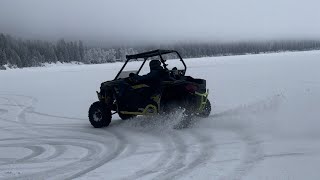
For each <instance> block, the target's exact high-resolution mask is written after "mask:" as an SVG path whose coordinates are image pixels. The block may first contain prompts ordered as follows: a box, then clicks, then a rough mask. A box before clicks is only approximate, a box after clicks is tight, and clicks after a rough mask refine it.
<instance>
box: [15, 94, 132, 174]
mask: <svg viewBox="0 0 320 180" xmlns="http://www.w3.org/2000/svg"><path fill="white" fill-rule="evenodd" d="M11 96H20V95H11ZM21 97H26V96H21ZM27 98H29V99H30V100H31V103H29V104H28V105H21V104H19V102H17V101H15V100H12V101H13V102H14V106H15V107H19V110H18V113H17V117H16V119H17V120H18V121H17V122H20V123H19V124H20V125H22V126H23V127H24V128H27V129H29V130H32V131H33V132H35V133H36V135H37V136H38V137H40V138H43V139H46V140H42V141H40V142H41V143H42V144H55V146H60V147H61V146H63V145H68V146H70V145H71V146H78V147H82V148H85V149H87V150H88V155H87V156H85V157H82V158H81V159H79V160H78V161H75V162H72V163H68V164H67V165H64V166H61V167H58V168H55V169H51V170H46V171H43V172H38V173H33V174H31V175H27V176H25V175H24V176H18V177H16V176H15V177H14V178H19V179H25V178H30V179H39V178H40V179H41V178H46V177H57V176H58V177H62V178H63V179H73V178H76V177H79V176H81V175H83V174H85V173H87V172H90V171H92V170H94V169H96V168H98V167H100V166H101V165H103V164H105V163H107V162H109V161H111V160H112V159H114V158H116V157H117V156H119V155H120V154H121V153H122V152H123V151H125V149H126V146H127V144H126V143H125V142H126V140H125V138H124V137H122V135H121V134H120V133H118V132H116V131H109V132H106V131H104V132H103V133H91V131H92V129H90V130H91V131H90V132H89V131H88V132H84V133H83V132H81V131H77V133H78V134H77V135H76V136H74V137H72V136H71V137H70V135H69V136H62V137H61V136H60V137H57V136H56V134H55V133H52V134H50V133H48V130H50V129H51V130H53V131H55V130H61V127H57V128H54V127H52V126H51V125H50V124H48V125H47V127H45V125H43V126H42V127H41V128H38V127H37V126H36V125H33V124H31V123H28V122H27V120H26V114H27V113H28V112H30V109H31V110H32V108H33V107H32V106H33V103H34V102H36V99H34V98H32V97H27ZM30 100H29V101H30ZM25 104H26V103H25ZM31 112H32V111H31ZM34 114H37V113H34ZM38 115H47V114H43V113H38ZM47 116H50V115H47ZM51 117H53V116H51ZM56 118H64V117H56ZM66 119H68V118H66ZM68 127H69V130H70V129H71V131H72V130H73V131H74V130H75V129H77V130H79V128H78V127H75V128H72V125H71V126H68ZM62 129H63V128H62ZM93 132H96V131H93ZM99 132H101V131H99ZM88 133H91V136H93V137H90V138H88V136H87V135H88ZM99 134H100V135H99ZM101 135H102V136H101ZM106 136H107V137H109V140H110V137H112V138H111V139H112V141H113V144H110V142H109V141H108V142H106V140H105V139H106ZM52 138H59V141H56V142H50V141H48V139H52ZM18 139H19V138H18ZM35 139H37V138H32V140H35ZM70 140H71V141H70ZM83 140H85V141H86V142H85V143H78V142H79V141H83ZM64 141H66V142H64ZM66 143H67V144H66ZM107 143H109V144H107ZM38 144H39V142H38ZM88 144H90V145H88ZM95 144H99V146H100V147H99V146H95ZM15 146H17V147H22V146H23V143H17V144H15ZM33 147H35V146H33ZM65 147H66V148H67V149H68V147H67V146H65ZM110 147H112V148H111V149H110ZM32 149H33V152H32V155H30V156H27V157H24V158H23V159H21V160H19V161H16V162H15V163H17V164H21V163H25V162H27V160H29V159H31V158H33V157H35V156H36V155H37V156H38V155H39V151H36V150H35V148H32ZM67 149H65V148H60V149H58V150H56V152H57V153H56V154H53V155H52V156H51V157H49V158H45V159H44V160H36V161H34V163H39V162H40V163H41V162H46V161H48V160H51V158H57V157H59V156H61V155H62V154H63V153H64V152H65V151H66V150H67ZM108 150H109V151H108ZM44 151H45V150H44ZM40 154H41V153H40ZM97 154H98V155H99V157H98V156H96V155H97Z"/></svg>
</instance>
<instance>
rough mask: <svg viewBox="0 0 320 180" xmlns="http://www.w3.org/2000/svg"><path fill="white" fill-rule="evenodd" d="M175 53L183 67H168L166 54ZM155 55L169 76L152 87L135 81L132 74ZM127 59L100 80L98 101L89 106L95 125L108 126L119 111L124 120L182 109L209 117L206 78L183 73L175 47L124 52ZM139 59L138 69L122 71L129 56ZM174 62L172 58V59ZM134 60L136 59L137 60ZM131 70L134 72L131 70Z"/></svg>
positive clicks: (188, 113) (184, 69)
mask: <svg viewBox="0 0 320 180" xmlns="http://www.w3.org/2000/svg"><path fill="white" fill-rule="evenodd" d="M170 54H171V55H172V54H173V55H175V56H176V57H177V58H178V59H180V63H182V66H183V68H182V69H177V68H176V67H174V68H173V69H168V64H167V63H170V61H171V60H165V57H170ZM151 58H152V59H154V58H157V59H158V60H159V61H160V62H161V64H162V67H163V69H164V71H165V72H166V73H167V74H166V75H168V76H169V77H170V79H167V80H164V81H161V82H159V84H160V86H157V87H154V86H153V85H152V83H139V81H134V80H133V76H132V75H135V76H136V75H139V73H140V72H141V70H142V68H143V67H144V65H145V64H146V62H147V61H149V60H150V59H151ZM126 59H127V60H126V62H125V63H124V65H123V66H122V68H121V69H120V71H119V72H118V74H117V75H116V77H115V78H114V80H111V81H106V82H103V83H101V87H100V92H97V95H98V99H99V101H97V102H94V103H93V104H92V105H91V106H90V108H89V120H90V123H91V124H92V126H94V127H95V128H101V127H105V126H108V125H109V124H110V122H111V119H112V115H113V114H116V113H118V115H119V117H120V118H121V119H123V120H126V119H130V118H134V117H136V116H139V115H145V116H152V115H156V114H166V113H170V112H172V111H175V110H177V109H178V108H180V109H184V113H185V114H186V116H189V117H191V116H199V117H208V116H209V115H210V112H211V104H210V101H209V100H208V99H207V98H208V93H209V91H208V90H207V89H206V80H204V79H196V78H193V77H191V76H186V75H185V74H186V70H187V67H186V64H185V62H184V61H183V59H182V57H181V55H180V54H179V53H178V52H177V51H174V50H155V51H150V52H144V53H140V54H135V55H127V56H126ZM138 59H142V60H143V61H141V66H140V67H139V69H138V70H137V71H123V70H124V68H125V67H126V66H127V64H128V62H129V61H130V60H135V61H136V60H138ZM172 62H173V61H172ZM136 63H137V62H136ZM133 73H134V74H133Z"/></svg>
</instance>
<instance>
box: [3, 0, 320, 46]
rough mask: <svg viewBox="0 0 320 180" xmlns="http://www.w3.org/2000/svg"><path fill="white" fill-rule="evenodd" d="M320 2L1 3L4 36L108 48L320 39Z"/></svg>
mask: <svg viewBox="0 0 320 180" xmlns="http://www.w3.org/2000/svg"><path fill="white" fill-rule="evenodd" d="M319 8H320V1H318V0H0V32H4V33H9V34H11V35H15V36H17V37H22V38H34V39H45V40H48V39H50V40H56V39H59V38H62V37H64V38H67V39H74V40H78V39H82V40H85V41H92V42H104V43H119V44H121V43H167V42H177V41H238V40H261V39H288V38H292V39H320V24H319V20H320V10H319Z"/></svg>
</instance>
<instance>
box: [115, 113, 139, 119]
mask: <svg viewBox="0 0 320 180" xmlns="http://www.w3.org/2000/svg"><path fill="white" fill-rule="evenodd" d="M118 115H119V117H120V118H121V119H122V120H128V119H132V118H135V117H136V115H132V114H122V113H118Z"/></svg>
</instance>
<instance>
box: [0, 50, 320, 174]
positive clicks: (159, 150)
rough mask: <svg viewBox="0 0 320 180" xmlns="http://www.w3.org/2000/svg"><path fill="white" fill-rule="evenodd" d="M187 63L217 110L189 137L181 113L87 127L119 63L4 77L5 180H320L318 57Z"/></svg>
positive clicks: (0, 82)
mask: <svg viewBox="0 0 320 180" xmlns="http://www.w3.org/2000/svg"><path fill="white" fill-rule="evenodd" d="M139 63H140V62H134V63H131V64H130V65H129V68H131V69H134V68H135V67H137V66H138V64H139ZM186 63H187V65H188V67H189V68H188V72H187V74H189V75H192V76H195V77H202V78H205V79H207V84H208V88H209V89H210V92H211V94H210V97H209V98H210V100H211V101H212V103H213V105H214V108H213V112H212V115H211V116H210V117H209V118H206V119H201V120H199V121H197V123H196V124H194V126H193V127H192V128H188V129H184V130H173V129H172V123H170V122H171V121H177V120H179V113H177V114H175V115H171V116H169V117H165V118H163V117H156V118H154V119H148V118H137V119H133V120H130V121H121V120H119V118H117V117H116V116H115V117H114V121H113V122H112V123H111V125H110V126H109V127H107V128H103V129H94V128H92V127H91V125H90V124H89V121H88V119H87V111H88V107H89V106H90V104H91V103H92V102H94V101H96V100H97V98H96V94H95V91H96V90H98V89H99V87H100V83H101V82H103V81H106V80H110V79H112V78H113V77H114V76H115V74H116V73H117V71H118V69H119V68H120V66H121V63H115V64H103V65H73V66H57V67H47V68H26V69H13V70H7V71H0V122H1V124H0V179H73V178H78V179H130V180H131V179H250V180H251V179H252V180H256V179H263V180H269V179H286V180H287V179H288V180H289V179H290V180H293V179H319V178H320V171H319V167H320V119H319V111H320V72H319V67H320V51H311V52H294V53H280V54H263V55H245V56H234V57H216V58H200V59H187V60H186Z"/></svg>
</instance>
